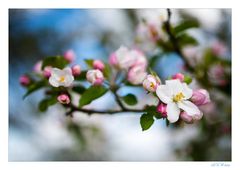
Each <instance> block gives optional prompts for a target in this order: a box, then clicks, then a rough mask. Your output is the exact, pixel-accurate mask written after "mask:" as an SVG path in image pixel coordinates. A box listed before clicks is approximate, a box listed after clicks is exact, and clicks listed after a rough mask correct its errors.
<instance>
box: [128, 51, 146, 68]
mask: <svg viewBox="0 0 240 170" xmlns="http://www.w3.org/2000/svg"><path fill="white" fill-rule="evenodd" d="M129 56H132V58H135V62H134V63H133V65H132V66H133V67H134V66H136V65H141V66H142V67H144V68H146V67H147V58H146V57H145V55H144V53H143V52H142V51H140V50H137V49H134V50H131V51H130V52H129Z"/></svg>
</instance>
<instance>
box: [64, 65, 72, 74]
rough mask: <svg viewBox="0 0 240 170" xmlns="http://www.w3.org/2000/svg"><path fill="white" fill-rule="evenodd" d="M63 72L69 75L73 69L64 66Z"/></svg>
mask: <svg viewBox="0 0 240 170" xmlns="http://www.w3.org/2000/svg"><path fill="white" fill-rule="evenodd" d="M62 72H63V73H65V74H67V75H72V69H71V68H69V67H67V68H64V69H63V70H62Z"/></svg>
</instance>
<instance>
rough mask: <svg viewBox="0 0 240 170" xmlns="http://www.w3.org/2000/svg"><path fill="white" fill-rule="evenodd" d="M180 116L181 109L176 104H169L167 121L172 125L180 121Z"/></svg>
mask: <svg viewBox="0 0 240 170" xmlns="http://www.w3.org/2000/svg"><path fill="white" fill-rule="evenodd" d="M179 115H180V109H179V108H178V106H177V104H176V103H174V102H170V103H168V104H167V119H168V120H169V122H170V123H174V122H176V121H178V119H179Z"/></svg>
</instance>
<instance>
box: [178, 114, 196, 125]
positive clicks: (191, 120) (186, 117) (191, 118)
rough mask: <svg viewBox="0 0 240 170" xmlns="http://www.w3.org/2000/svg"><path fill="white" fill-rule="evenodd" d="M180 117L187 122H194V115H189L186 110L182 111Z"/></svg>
mask: <svg viewBox="0 0 240 170" xmlns="http://www.w3.org/2000/svg"><path fill="white" fill-rule="evenodd" d="M180 118H181V119H182V120H183V121H184V122H186V123H193V117H192V116H189V115H188V114H187V113H186V112H181V114H180Z"/></svg>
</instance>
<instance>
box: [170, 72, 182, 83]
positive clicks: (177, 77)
mask: <svg viewBox="0 0 240 170" xmlns="http://www.w3.org/2000/svg"><path fill="white" fill-rule="evenodd" d="M172 79H179V80H180V81H181V82H183V81H184V75H183V74H182V73H177V74H175V75H173V76H172Z"/></svg>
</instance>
